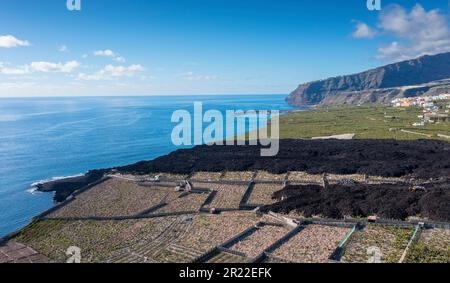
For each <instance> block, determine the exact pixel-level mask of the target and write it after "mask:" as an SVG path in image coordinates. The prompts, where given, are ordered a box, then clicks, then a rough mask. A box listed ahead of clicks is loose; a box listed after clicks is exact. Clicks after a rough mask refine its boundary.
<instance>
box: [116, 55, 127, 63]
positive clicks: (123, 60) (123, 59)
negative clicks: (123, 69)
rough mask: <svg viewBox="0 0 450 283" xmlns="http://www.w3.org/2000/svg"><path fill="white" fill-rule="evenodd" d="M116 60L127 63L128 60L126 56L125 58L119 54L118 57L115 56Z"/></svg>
mask: <svg viewBox="0 0 450 283" xmlns="http://www.w3.org/2000/svg"><path fill="white" fill-rule="evenodd" d="M114 61H116V62H118V63H125V62H126V60H125V58H123V57H121V56H118V57H116V58H114Z"/></svg>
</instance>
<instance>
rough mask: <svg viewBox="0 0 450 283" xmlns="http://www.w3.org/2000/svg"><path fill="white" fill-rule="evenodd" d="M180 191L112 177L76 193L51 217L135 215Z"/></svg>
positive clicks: (50, 216) (171, 197)
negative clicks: (71, 199)
mask: <svg viewBox="0 0 450 283" xmlns="http://www.w3.org/2000/svg"><path fill="white" fill-rule="evenodd" d="M178 195H179V193H176V192H174V191H173V190H171V189H169V188H163V187H157V186H145V187H144V186H139V185H137V184H136V183H134V182H131V181H125V180H120V179H110V180H108V181H105V182H103V183H101V184H99V185H97V186H95V187H93V188H91V189H90V190H88V191H85V192H83V193H82V194H80V195H78V196H76V198H75V200H73V201H72V202H70V203H68V204H67V205H65V206H63V207H62V208H60V209H58V210H56V211H55V212H53V213H51V214H50V215H49V216H47V217H48V218H72V217H116V216H133V215H136V214H138V213H140V212H142V211H144V210H146V209H149V208H151V207H153V206H155V205H157V204H159V203H161V202H166V201H170V200H172V199H175V198H176V197H177V196H178Z"/></svg>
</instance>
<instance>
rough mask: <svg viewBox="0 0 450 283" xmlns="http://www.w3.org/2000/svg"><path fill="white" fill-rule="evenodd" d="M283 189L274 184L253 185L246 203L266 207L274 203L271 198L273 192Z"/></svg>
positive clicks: (281, 186) (274, 200)
mask: <svg viewBox="0 0 450 283" xmlns="http://www.w3.org/2000/svg"><path fill="white" fill-rule="evenodd" d="M281 189H283V185H276V184H255V185H254V186H253V190H252V193H251V195H250V198H249V199H248V201H247V203H249V204H256V205H268V204H273V203H276V202H277V200H276V199H273V198H272V196H273V194H274V193H275V192H278V191H280V190H281Z"/></svg>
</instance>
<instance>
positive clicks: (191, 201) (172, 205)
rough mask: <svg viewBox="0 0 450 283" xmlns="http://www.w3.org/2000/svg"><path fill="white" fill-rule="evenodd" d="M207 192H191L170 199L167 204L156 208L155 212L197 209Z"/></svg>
mask: <svg viewBox="0 0 450 283" xmlns="http://www.w3.org/2000/svg"><path fill="white" fill-rule="evenodd" d="M208 196H209V194H207V193H203V194H195V193H191V194H188V195H186V196H183V197H180V198H177V199H175V200H172V201H170V202H169V203H168V204H167V205H165V206H163V207H161V208H160V209H158V210H156V211H155V213H165V212H177V211H198V210H199V209H200V208H201V206H202V204H203V203H204V202H205V200H206V199H207V198H208Z"/></svg>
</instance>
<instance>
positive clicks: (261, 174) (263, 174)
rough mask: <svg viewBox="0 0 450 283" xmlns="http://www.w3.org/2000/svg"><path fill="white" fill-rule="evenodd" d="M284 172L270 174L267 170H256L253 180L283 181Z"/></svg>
mask: <svg viewBox="0 0 450 283" xmlns="http://www.w3.org/2000/svg"><path fill="white" fill-rule="evenodd" d="M285 178H286V174H272V173H270V172H267V171H258V172H257V173H256V177H255V181H278V182H283V181H284V180H285Z"/></svg>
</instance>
